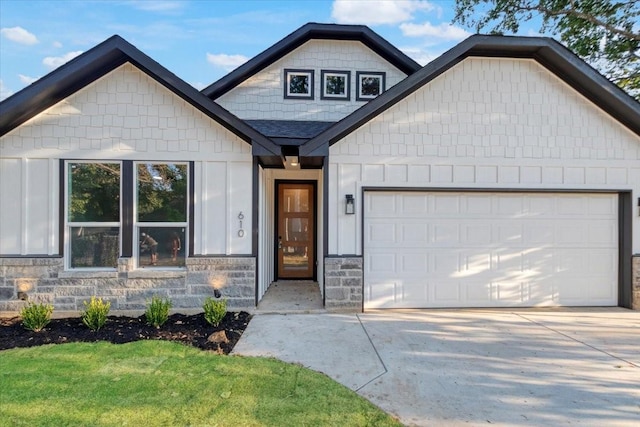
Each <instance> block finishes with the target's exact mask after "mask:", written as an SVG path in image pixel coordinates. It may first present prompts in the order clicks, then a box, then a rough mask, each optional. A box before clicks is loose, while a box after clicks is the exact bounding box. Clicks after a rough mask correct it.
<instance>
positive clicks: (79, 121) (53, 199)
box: [0, 63, 252, 255]
mask: <svg viewBox="0 0 640 427" xmlns="http://www.w3.org/2000/svg"><path fill="white" fill-rule="evenodd" d="M60 159H75V160H83V159H86V160H105V161H108V160H116V161H117V160H133V161H149V162H177V161H184V162H186V161H194V170H193V171H192V173H193V174H194V182H195V199H196V200H195V201H196V203H197V207H196V211H195V224H193V227H194V235H195V242H194V247H195V253H196V254H204V255H214V254H215V255H218V254H220V255H225V254H226V255H229V254H251V233H250V232H247V233H245V235H244V237H239V236H238V226H239V223H238V219H237V216H238V214H239V213H240V212H242V213H243V215H244V220H243V225H244V226H245V228H246V227H247V226H249V227H250V224H252V219H251V215H252V210H251V167H252V156H251V146H250V145H249V144H247V143H246V142H244V141H243V140H241V139H240V138H238V137H237V136H236V135H234V134H233V133H231V132H229V131H228V130H226V129H225V128H223V127H222V126H220V125H219V124H217V123H216V122H214V121H213V120H212V119H210V118H209V117H207V116H205V115H204V114H203V113H202V112H200V111H198V110H197V109H196V108H194V107H193V106H191V105H190V104H188V103H187V102H185V101H184V100H182V99H181V98H179V97H178V96H177V95H175V94H174V93H172V92H170V91H169V90H168V89H166V88H165V87H164V86H162V85H160V84H159V83H158V82H156V81H155V80H153V79H152V78H150V77H149V76H147V75H146V74H145V73H143V72H141V71H140V70H138V69H137V68H136V67H134V66H133V65H131V64H129V63H126V64H124V65H122V66H120V67H119V68H117V69H115V70H114V71H112V72H110V73H108V74H106V75H105V76H103V77H102V78H100V79H98V80H96V81H95V82H93V83H92V84H90V85H87V86H86V87H84V88H83V89H81V90H79V91H78V92H76V93H74V94H73V95H71V96H69V97H68V98H66V99H65V100H63V101H61V102H59V103H57V104H56V105H54V106H52V107H51V108H49V109H47V110H45V111H44V112H42V113H40V114H38V115H37V116H36V117H34V118H32V119H30V120H29V121H27V122H26V123H24V124H22V125H21V126H19V127H18V128H16V129H14V130H12V131H11V132H9V133H7V134H6V135H4V136H2V138H0V201H1V202H0V254H2V255H56V254H58V242H59V239H61V238H62V237H61V236H59V235H58V229H59V220H60V218H59V207H58V204H59V198H60V191H61V189H59V188H58V183H59V168H60V166H59V160H60Z"/></svg>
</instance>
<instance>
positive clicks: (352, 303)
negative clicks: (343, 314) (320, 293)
mask: <svg viewBox="0 0 640 427" xmlns="http://www.w3.org/2000/svg"><path fill="white" fill-rule="evenodd" d="M363 280H364V276H363V271H362V257H358V256H352V257H328V258H325V260H324V286H325V308H326V309H327V310H336V311H362V301H363V300H362V287H363V283H364V282H363Z"/></svg>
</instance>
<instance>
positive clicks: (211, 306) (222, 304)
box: [202, 298, 227, 326]
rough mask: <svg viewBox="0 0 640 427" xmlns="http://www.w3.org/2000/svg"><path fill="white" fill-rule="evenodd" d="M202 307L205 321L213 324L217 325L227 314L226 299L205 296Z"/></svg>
mask: <svg viewBox="0 0 640 427" xmlns="http://www.w3.org/2000/svg"><path fill="white" fill-rule="evenodd" d="M202 308H203V309H204V318H205V319H206V321H207V322H209V324H211V325H213V326H218V325H219V324H220V322H221V321H222V319H224V316H225V315H226V314H227V300H226V299H217V300H216V299H213V298H207V299H206V300H205V301H204V305H203V306H202Z"/></svg>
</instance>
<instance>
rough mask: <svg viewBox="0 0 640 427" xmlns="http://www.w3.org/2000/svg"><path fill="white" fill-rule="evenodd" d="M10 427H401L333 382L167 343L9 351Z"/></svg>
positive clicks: (2, 381) (5, 401) (4, 373)
mask: <svg viewBox="0 0 640 427" xmlns="http://www.w3.org/2000/svg"><path fill="white" fill-rule="evenodd" d="M0 425H12V426H20V425H29V426H32V425H38V426H45V425H50V426H64V425H72V426H77V425H87V426H88V425H91V426H108V425H130V426H136V427H142V426H156V425H166V426H187V425H190V426H294V425H295V426H327V425H328V426H397V425H399V424H398V423H396V422H395V421H394V420H393V419H392V418H391V417H389V416H388V415H387V414H385V413H384V412H382V411H381V410H379V409H378V408H376V407H375V406H373V405H372V404H371V403H369V402H368V401H367V400H365V399H363V398H361V397H360V396H358V395H357V394H356V393H354V392H352V391H351V390H349V389H347V388H346V387H343V386H342V385H340V384H338V383H336V382H334V381H333V380H331V379H329V378H328V377H326V376H324V375H322V374H319V373H317V372H313V371H310V370H308V369H305V368H303V367H301V366H298V365H292V364H287V363H284V362H280V361H278V360H273V359H264V358H248V357H235V356H220V355H215V354H211V353H206V352H203V351H200V350H197V349H194V348H191V347H186V346H183V345H181V344H176V343H171V342H165V341H138V342H134V343H129V344H120V345H114V344H109V343H104V342H100V343H91V344H87V343H78V344H64V345H49V346H42V347H32V348H28V349H13V350H5V351H2V352H0Z"/></svg>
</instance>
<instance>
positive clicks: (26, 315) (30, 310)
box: [20, 303, 53, 332]
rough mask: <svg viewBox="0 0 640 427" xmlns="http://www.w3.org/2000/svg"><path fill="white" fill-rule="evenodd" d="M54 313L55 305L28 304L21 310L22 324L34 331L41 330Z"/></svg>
mask: <svg viewBox="0 0 640 427" xmlns="http://www.w3.org/2000/svg"><path fill="white" fill-rule="evenodd" d="M52 313H53V306H52V305H51V304H34V303H29V305H28V306H26V307H23V308H22V310H20V317H22V324H23V325H24V327H25V328H27V329H29V330H30V331H33V332H40V331H41V330H42V328H44V327H45V326H47V324H48V323H49V322H50V321H51V314H52Z"/></svg>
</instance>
